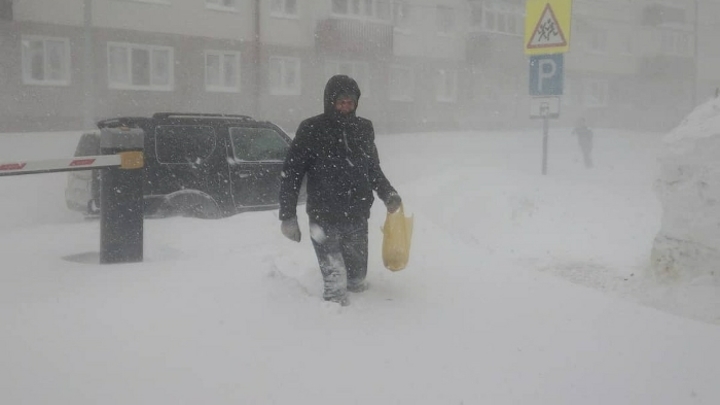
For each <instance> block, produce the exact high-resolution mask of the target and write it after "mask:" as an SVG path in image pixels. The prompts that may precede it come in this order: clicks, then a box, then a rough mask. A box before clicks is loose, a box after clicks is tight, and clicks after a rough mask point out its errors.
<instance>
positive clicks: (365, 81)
mask: <svg viewBox="0 0 720 405" xmlns="http://www.w3.org/2000/svg"><path fill="white" fill-rule="evenodd" d="M343 64H345V65H350V70H351V72H350V73H349V74H348V76H350V77H352V78H353V79H355V81H356V82H357V83H358V86H359V87H360V92H361V93H362V97H363V98H368V97H370V93H371V92H370V83H371V81H372V80H371V78H370V64H368V63H367V62H358V61H347V60H339V59H329V60H326V61H325V76H326V79H330V78H331V77H332V76H334V75H339V74H347V72H340V65H343Z"/></svg>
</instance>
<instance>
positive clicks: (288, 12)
mask: <svg viewBox="0 0 720 405" xmlns="http://www.w3.org/2000/svg"><path fill="white" fill-rule="evenodd" d="M272 15H275V16H282V17H288V16H289V17H297V15H298V10H297V0H273V2H272Z"/></svg>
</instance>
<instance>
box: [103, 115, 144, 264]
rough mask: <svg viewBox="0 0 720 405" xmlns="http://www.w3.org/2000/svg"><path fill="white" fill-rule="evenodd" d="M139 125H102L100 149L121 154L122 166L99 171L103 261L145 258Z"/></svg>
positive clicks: (132, 260) (112, 261) (141, 146)
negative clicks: (137, 126)
mask: <svg viewBox="0 0 720 405" xmlns="http://www.w3.org/2000/svg"><path fill="white" fill-rule="evenodd" d="M144 137H145V136H144V133H143V131H142V130H141V129H137V128H102V129H101V132H100V151H101V153H102V154H103V155H111V154H120V157H121V164H120V167H111V168H106V169H103V170H102V172H101V175H100V263H101V264H110V263H132V262H141V261H143V218H144V216H143V205H144V202H143V170H142V168H143V165H144V162H143V154H142V151H143V145H144Z"/></svg>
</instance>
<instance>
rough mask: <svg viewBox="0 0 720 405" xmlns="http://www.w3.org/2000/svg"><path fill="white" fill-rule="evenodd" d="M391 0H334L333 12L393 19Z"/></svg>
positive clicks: (363, 17)
mask: <svg viewBox="0 0 720 405" xmlns="http://www.w3.org/2000/svg"><path fill="white" fill-rule="evenodd" d="M390 1H391V0H332V8H331V9H332V13H333V14H335V15H341V16H345V17H355V18H362V19H377V20H383V21H390V20H391V19H392V9H391V4H390Z"/></svg>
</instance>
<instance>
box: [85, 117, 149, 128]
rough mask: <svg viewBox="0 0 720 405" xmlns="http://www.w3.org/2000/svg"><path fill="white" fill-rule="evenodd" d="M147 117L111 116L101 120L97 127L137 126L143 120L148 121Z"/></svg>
mask: <svg viewBox="0 0 720 405" xmlns="http://www.w3.org/2000/svg"><path fill="white" fill-rule="evenodd" d="M148 120H149V118H147V117H118V118H109V119H106V120H102V121H99V122H98V123H97V127H98V128H100V129H102V128H119V127H131V128H135V127H137V126H138V125H139V124H140V123H142V122H147V121H148Z"/></svg>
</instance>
